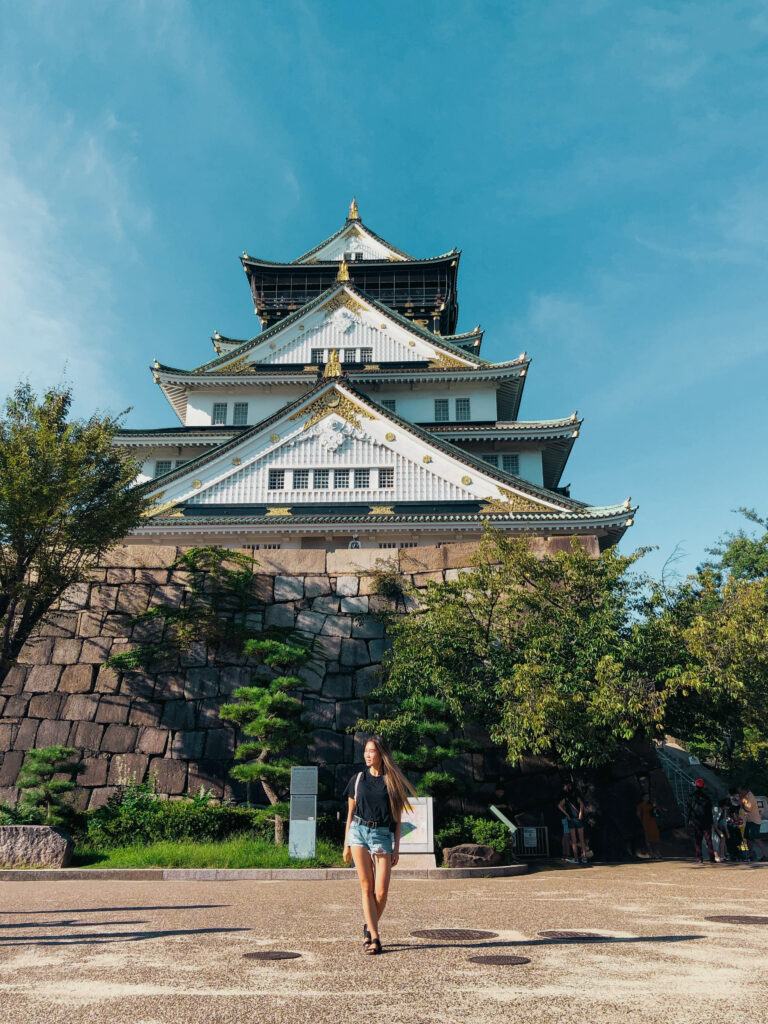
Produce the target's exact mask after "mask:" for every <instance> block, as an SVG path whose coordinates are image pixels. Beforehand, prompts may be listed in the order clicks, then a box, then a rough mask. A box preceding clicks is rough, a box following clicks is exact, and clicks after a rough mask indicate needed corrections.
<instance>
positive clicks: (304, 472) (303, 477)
mask: <svg viewBox="0 0 768 1024" xmlns="http://www.w3.org/2000/svg"><path fill="white" fill-rule="evenodd" d="M307 487H309V470H308V469H294V471H293V489H294V490H295V491H304V490H306V489H307Z"/></svg>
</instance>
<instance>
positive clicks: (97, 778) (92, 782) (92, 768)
mask: <svg viewBox="0 0 768 1024" xmlns="http://www.w3.org/2000/svg"><path fill="white" fill-rule="evenodd" d="M81 764H82V765H83V767H84V769H85V770H84V771H83V772H82V773H81V774H80V775H78V777H77V784H78V786H84V787H87V788H88V789H92V788H93V787H94V786H103V785H105V784H106V781H107V770H108V768H109V760H108V759H107V758H106V757H84V758H83V760H82V761H81Z"/></svg>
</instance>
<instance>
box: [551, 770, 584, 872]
mask: <svg viewBox="0 0 768 1024" xmlns="http://www.w3.org/2000/svg"><path fill="white" fill-rule="evenodd" d="M557 806H558V809H559V811H560V813H561V814H562V815H563V817H564V818H565V819H566V821H567V822H568V835H569V838H570V840H571V856H570V857H566V860H567V861H568V863H569V864H578V863H579V851H581V863H582V864H587V863H588V861H587V845H586V843H585V842H584V801H583V800H582V799H581V797H580V796H579V794H578V793H577V792H576V791H575V790H574V788H573V786H572V785H571V784H570V783H566V784H565V785H564V786H563V798H562V800H561V801H560V803H559V804H558V805H557Z"/></svg>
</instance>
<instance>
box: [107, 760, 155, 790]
mask: <svg viewBox="0 0 768 1024" xmlns="http://www.w3.org/2000/svg"><path fill="white" fill-rule="evenodd" d="M148 764H149V758H148V757H146V756H145V755H144V754H116V755H115V756H114V757H113V758H112V760H111V762H110V765H109V780H108V781H109V784H110V785H111V786H127V785H129V784H130V783H132V782H136V783H138V782H143V781H144V776H145V774H146V771H147V765H148Z"/></svg>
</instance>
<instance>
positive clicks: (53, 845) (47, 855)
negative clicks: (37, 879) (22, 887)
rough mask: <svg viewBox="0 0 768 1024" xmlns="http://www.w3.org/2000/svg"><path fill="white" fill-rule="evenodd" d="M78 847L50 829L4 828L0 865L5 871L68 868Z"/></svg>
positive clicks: (1, 830) (0, 828)
mask: <svg viewBox="0 0 768 1024" xmlns="http://www.w3.org/2000/svg"><path fill="white" fill-rule="evenodd" d="M74 848H75V844H74V842H73V841H72V839H71V838H70V837H69V836H68V835H67V833H66V832H62V831H61V829H59V828H52V827H51V826H50V825H0V864H1V865H2V866H3V867H4V868H20V867H32V868H65V867H66V866H67V864H69V862H70V860H71V859H72V851H73V850H74Z"/></svg>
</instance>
